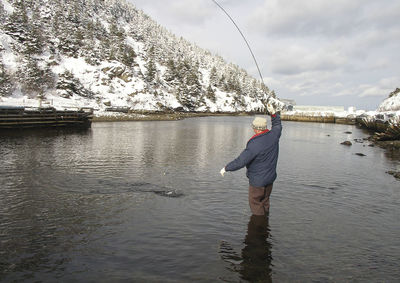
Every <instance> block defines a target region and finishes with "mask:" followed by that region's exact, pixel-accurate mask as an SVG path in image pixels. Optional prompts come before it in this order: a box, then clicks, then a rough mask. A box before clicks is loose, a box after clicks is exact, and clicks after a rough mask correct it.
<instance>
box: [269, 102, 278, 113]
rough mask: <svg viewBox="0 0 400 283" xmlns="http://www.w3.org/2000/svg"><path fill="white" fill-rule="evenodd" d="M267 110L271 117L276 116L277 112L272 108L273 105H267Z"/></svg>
mask: <svg viewBox="0 0 400 283" xmlns="http://www.w3.org/2000/svg"><path fill="white" fill-rule="evenodd" d="M267 110H268V113H269V114H271V115H274V114H275V112H276V111H275V108H274V106H272V104H271V103H268V104H267Z"/></svg>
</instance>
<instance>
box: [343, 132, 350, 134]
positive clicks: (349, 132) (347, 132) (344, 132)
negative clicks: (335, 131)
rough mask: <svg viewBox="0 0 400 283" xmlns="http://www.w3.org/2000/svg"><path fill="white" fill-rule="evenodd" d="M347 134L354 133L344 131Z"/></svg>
mask: <svg viewBox="0 0 400 283" xmlns="http://www.w3.org/2000/svg"><path fill="white" fill-rule="evenodd" d="M344 133H345V134H352V132H344Z"/></svg>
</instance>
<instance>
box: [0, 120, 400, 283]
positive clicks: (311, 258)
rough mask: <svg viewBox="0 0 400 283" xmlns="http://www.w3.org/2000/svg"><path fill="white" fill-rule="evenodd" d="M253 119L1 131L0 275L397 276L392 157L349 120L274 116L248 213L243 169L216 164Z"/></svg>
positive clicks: (398, 187) (233, 152) (398, 220)
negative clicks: (269, 157)
mask: <svg viewBox="0 0 400 283" xmlns="http://www.w3.org/2000/svg"><path fill="white" fill-rule="evenodd" d="M253 118H254V117H205V118H192V119H185V120H182V121H166V122H116V123H93V125H92V128H91V129H89V130H82V131H77V130H68V129H61V130H54V129H53V130H44V129H43V130H35V131H34V130H24V131H7V132H4V131H3V132H1V133H0V158H1V163H0V196H1V197H0V281H4V282H9V281H14V280H15V281H19V282H20V281H25V282H38V281H42V282H55V281H63V282H70V281H76V282H132V281H134V282H190V281H195V282H272V281H275V282H293V281H297V282H310V281H314V282H340V281H346V282H395V281H397V282H398V280H399V278H400V268H399V262H400V240H399V239H400V238H399V235H400V181H398V180H396V179H395V178H394V177H393V176H391V175H389V174H387V173H386V171H389V170H395V169H399V167H400V160H399V159H398V158H395V157H393V156H391V155H390V154H389V153H387V152H385V150H383V149H380V148H378V147H371V146H369V142H368V141H363V142H362V143H361V142H354V139H363V138H365V137H367V133H366V132H365V131H363V130H361V129H358V128H356V127H355V126H349V125H338V124H318V123H296V122H283V133H282V137H281V142H280V157H279V162H278V178H277V180H276V182H275V184H274V188H273V191H272V195H271V210H270V216H269V219H268V221H267V220H266V219H260V218H258V217H252V216H251V213H250V209H249V206H248V200H247V190H248V182H247V178H246V177H245V170H244V169H242V170H240V171H236V172H233V173H232V172H227V173H226V174H225V177H221V175H220V174H219V171H220V169H221V168H222V167H223V166H225V165H226V164H227V163H228V162H229V161H231V160H232V159H234V158H235V157H236V156H237V155H238V154H239V153H240V152H241V151H242V150H243V148H244V146H245V144H246V142H247V141H248V139H249V138H250V137H251V136H252V134H253V132H252V130H251V128H250V123H251V121H252V120H253ZM346 132H351V133H346ZM345 140H351V141H353V145H352V146H345V145H341V144H340V143H341V142H343V141H345ZM356 153H362V154H365V156H358V155H356Z"/></svg>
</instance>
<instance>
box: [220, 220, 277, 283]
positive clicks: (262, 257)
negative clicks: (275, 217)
mask: <svg viewBox="0 0 400 283" xmlns="http://www.w3.org/2000/svg"><path fill="white" fill-rule="evenodd" d="M269 237H270V229H269V223H268V217H265V216H261V215H252V216H251V217H250V221H249V224H248V226H247V235H246V237H245V240H244V244H245V246H244V248H243V249H242V252H241V255H240V256H239V255H238V254H237V253H236V252H235V251H234V250H233V248H232V247H230V245H229V244H228V243H227V242H222V243H221V247H220V254H221V258H222V259H223V260H224V261H226V262H229V263H230V268H229V269H230V270H233V271H236V272H238V273H239V275H240V278H241V279H242V280H246V281H248V282H272V278H271V273H272V256H271V247H272V245H271V243H270V239H269Z"/></svg>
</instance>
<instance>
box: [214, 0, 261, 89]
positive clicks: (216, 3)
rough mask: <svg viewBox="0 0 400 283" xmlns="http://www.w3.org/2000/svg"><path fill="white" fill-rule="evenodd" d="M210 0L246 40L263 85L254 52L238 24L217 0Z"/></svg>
mask: <svg viewBox="0 0 400 283" xmlns="http://www.w3.org/2000/svg"><path fill="white" fill-rule="evenodd" d="M212 1H213V2H214V3H215V5H217V6H218V7H219V8H220V9H221V10H222V11H223V12H224V13H225V14H226V15H227V16H228V18H229V19H230V20H231V21H232V23H233V24H234V25H235V27H236V28H237V30H238V31H239V33H240V35H241V36H242V37H243V39H244V42H246V44H247V47H248V48H249V50H250V53H251V56H253V59H254V63H256V67H257V70H258V74H259V75H260V79H261V82H262V83H263V85H265V84H264V80H263V76H262V75H261V71H260V68H259V67H258V63H257V60H256V56H254V53H253V51H252V50H251V47H250V44H249V43H248V42H247V39H246V37H245V36H244V34H243V32H242V31H241V30H240V28H239V27H238V25H237V24H236V23H235V21H234V20H233V19H232V17H231V16H230V15H229V14H228V12H227V11H226V10H225V9H224V8H223V7H222V6H221V5H220V4H218V2H217V1H215V0H212Z"/></svg>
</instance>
